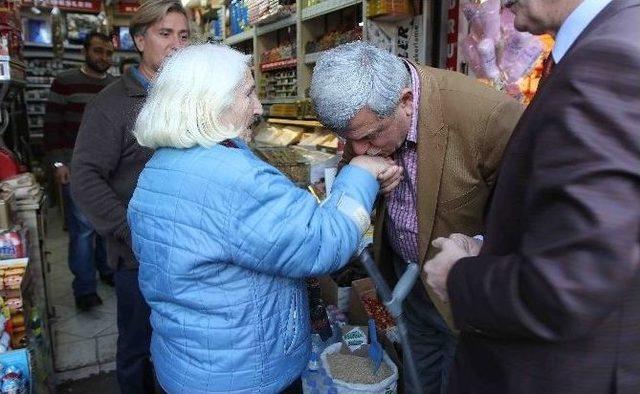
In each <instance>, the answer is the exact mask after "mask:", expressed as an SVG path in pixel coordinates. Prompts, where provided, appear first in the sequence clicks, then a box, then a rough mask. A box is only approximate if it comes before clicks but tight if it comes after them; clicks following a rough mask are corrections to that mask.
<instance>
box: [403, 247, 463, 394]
mask: <svg viewBox="0 0 640 394" xmlns="http://www.w3.org/2000/svg"><path fill="white" fill-rule="evenodd" d="M406 267H407V265H406V263H405V262H404V261H403V260H402V259H401V258H400V257H398V256H396V257H395V259H394V268H395V272H396V275H397V276H398V278H399V277H400V276H401V275H402V274H403V273H404V271H405V270H406ZM402 309H403V313H404V317H405V320H406V323H407V331H408V334H409V342H410V344H411V349H412V353H413V358H414V361H415V364H416V369H417V372H418V378H419V380H420V383H421V385H422V392H423V394H444V393H446V392H447V383H448V381H449V369H450V368H451V364H452V362H453V355H454V353H455V348H456V342H457V340H456V338H455V336H454V335H453V333H452V332H451V330H450V329H449V327H448V326H447V323H446V322H445V321H444V319H443V318H442V317H441V316H440V313H439V312H438V310H437V309H436V307H435V305H433V303H432V302H431V300H430V299H429V296H428V295H427V293H426V290H425V288H424V285H423V284H422V281H421V280H420V278H418V280H417V281H416V284H415V285H414V287H413V289H412V290H411V292H410V293H409V295H408V296H407V298H406V299H405V301H404V303H403V304H402ZM404 362H405V363H406V362H407V360H404ZM404 387H405V394H411V393H414V392H415V391H414V390H413V387H412V386H411V382H410V381H409V376H408V374H406V373H405V374H404Z"/></svg>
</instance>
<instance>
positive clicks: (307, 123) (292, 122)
mask: <svg viewBox="0 0 640 394" xmlns="http://www.w3.org/2000/svg"><path fill="white" fill-rule="evenodd" d="M267 123H276V124H290V125H293V126H306V127H323V126H322V123H320V122H318V121H317V120H298V119H282V118H269V119H267Z"/></svg>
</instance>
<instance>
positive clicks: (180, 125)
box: [133, 44, 250, 149]
mask: <svg viewBox="0 0 640 394" xmlns="http://www.w3.org/2000/svg"><path fill="white" fill-rule="evenodd" d="M249 60H250V58H249V57H248V56H246V55H243V54H242V53H240V52H238V51H236V50H234V49H231V48H229V47H227V46H223V45H213V44H198V45H191V46H188V47H186V48H183V49H181V50H180V51H178V52H176V53H175V54H174V55H173V56H171V57H170V58H169V59H168V60H167V61H166V62H165V63H164V64H163V66H162V69H161V71H160V73H159V74H158V75H157V77H156V79H155V80H154V81H153V82H152V84H151V90H150V91H149V96H148V97H147V101H146V102H145V104H144V106H143V107H142V110H141V111H140V114H139V115H138V119H137V121H136V124H135V128H134V131H133V134H134V135H135V137H136V139H137V140H138V143H139V144H140V145H141V146H146V147H150V148H153V149H156V148H160V147H172V148H190V147H193V146H195V145H200V146H203V147H211V146H213V145H215V144H217V143H219V142H220V141H223V140H225V139H230V138H235V137H237V136H239V135H240V134H241V133H242V132H243V130H242V127H240V126H238V127H234V126H233V125H227V124H221V123H220V115H222V114H223V113H224V111H225V110H227V109H228V108H229V107H230V106H231V105H233V101H234V97H235V90H236V89H237V88H238V87H239V85H240V84H241V82H242V81H243V79H244V77H245V75H246V72H247V70H248V67H249Z"/></svg>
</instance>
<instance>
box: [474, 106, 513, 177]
mask: <svg viewBox="0 0 640 394" xmlns="http://www.w3.org/2000/svg"><path fill="white" fill-rule="evenodd" d="M523 111H524V107H523V106H522V104H520V102H518V101H517V100H514V99H512V98H505V100H503V101H501V102H499V103H498V104H497V105H496V106H495V108H494V109H493V111H492V112H491V115H490V116H489V118H488V120H487V123H486V127H485V130H484V133H483V134H484V135H483V139H482V146H481V148H480V152H481V157H480V158H479V159H480V163H479V165H480V170H481V173H482V176H483V178H484V179H485V181H486V182H487V184H488V185H490V187H493V185H494V184H495V181H496V175H497V173H498V168H500V162H501V161H502V153H503V152H504V149H505V147H506V146H507V142H509V139H510V138H511V134H512V133H513V130H514V129H515V127H516V125H517V124H518V121H519V120H520V116H521V115H522V112H523Z"/></svg>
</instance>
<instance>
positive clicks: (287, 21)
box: [256, 14, 296, 36]
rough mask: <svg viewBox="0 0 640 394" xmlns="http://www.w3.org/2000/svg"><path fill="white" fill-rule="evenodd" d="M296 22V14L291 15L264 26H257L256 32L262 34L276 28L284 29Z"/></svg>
mask: <svg viewBox="0 0 640 394" xmlns="http://www.w3.org/2000/svg"><path fill="white" fill-rule="evenodd" d="M295 24H296V14H293V15H289V16H288V17H286V18H284V19H281V20H279V21H277V22H273V23H270V24H268V25H264V26H257V27H256V34H257V35H258V36H261V35H263V34H267V33H271V32H273V31H276V30H280V29H284V28H285V27H289V26H293V25H295Z"/></svg>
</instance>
